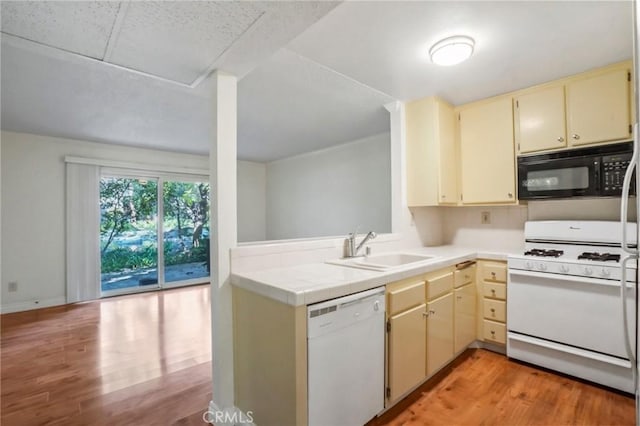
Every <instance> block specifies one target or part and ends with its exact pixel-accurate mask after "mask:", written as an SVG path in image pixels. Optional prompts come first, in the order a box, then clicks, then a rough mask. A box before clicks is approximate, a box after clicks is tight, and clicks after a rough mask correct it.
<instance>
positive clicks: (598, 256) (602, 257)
mask: <svg viewBox="0 0 640 426" xmlns="http://www.w3.org/2000/svg"><path fill="white" fill-rule="evenodd" d="M578 259H586V260H597V261H600V262H620V255H619V254H611V253H595V252H584V253H582V254H580V255H578Z"/></svg>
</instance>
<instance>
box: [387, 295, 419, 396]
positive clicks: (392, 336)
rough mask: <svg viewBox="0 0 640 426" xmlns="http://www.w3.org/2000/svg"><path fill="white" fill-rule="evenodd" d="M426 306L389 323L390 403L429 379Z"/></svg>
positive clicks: (390, 320)
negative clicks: (427, 368) (427, 376)
mask: <svg viewBox="0 0 640 426" xmlns="http://www.w3.org/2000/svg"><path fill="white" fill-rule="evenodd" d="M424 313H425V305H424V304H422V305H420V306H416V307H415V308H413V309H410V310H408V311H406V312H403V313H401V314H398V315H395V316H393V317H391V318H390V319H389V322H390V324H391V329H390V331H389V369H388V372H389V383H388V386H389V388H390V392H391V393H390V397H389V400H390V401H395V400H396V399H398V398H399V397H400V396H402V394H404V393H405V392H407V391H408V390H410V389H411V388H413V387H414V386H416V385H417V384H418V383H420V382H421V381H422V380H424V378H425V377H426V372H425V363H424V359H425V348H426V341H425V336H426V321H425V318H424Z"/></svg>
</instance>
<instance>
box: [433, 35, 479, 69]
mask: <svg viewBox="0 0 640 426" xmlns="http://www.w3.org/2000/svg"><path fill="white" fill-rule="evenodd" d="M474 45H475V42H474V41H473V39H472V38H471V37H467V36H453V37H447V38H445V39H442V40H440V41H439V42H437V43H436V44H434V45H433V46H431V49H429V56H430V57H431V62H433V63H434V64H436V65H444V66H448V65H455V64H459V63H460V62H463V61H465V60H467V59H469V57H471V54H472V53H473V46H474Z"/></svg>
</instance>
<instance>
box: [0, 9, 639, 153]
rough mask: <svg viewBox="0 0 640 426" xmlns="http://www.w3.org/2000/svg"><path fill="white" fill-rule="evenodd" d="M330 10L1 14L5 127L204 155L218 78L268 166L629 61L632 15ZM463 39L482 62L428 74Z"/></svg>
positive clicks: (242, 139)
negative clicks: (394, 102)
mask: <svg viewBox="0 0 640 426" xmlns="http://www.w3.org/2000/svg"><path fill="white" fill-rule="evenodd" d="M335 6H336V4H335V3H328V2H306V1H304V2H280V1H278V2H161V3H150V2H123V3H119V2H6V1H3V2H2V3H1V12H2V28H1V30H2V32H3V35H2V46H1V54H2V57H1V67H2V68H1V78H2V81H1V86H2V93H1V95H2V98H1V108H2V128H3V129H5V130H12V131H20V132H31V133H39V134H45V135H51V136H61V137H68V138H74V139H81V140H96V141H103V142H111V143H120V144H127V145H138V146H147V147H156V148H161V149H170V150H176V151H184V152H198V153H207V152H208V144H209V142H208V141H209V139H210V127H209V124H210V110H209V108H210V100H209V99H210V95H211V89H210V85H209V82H208V80H206V79H204V76H206V75H207V73H208V72H209V71H210V70H213V69H222V70H224V71H227V72H231V73H233V74H235V75H238V76H239V77H240V81H239V85H238V90H239V93H238V106H239V112H238V126H239V129H238V136H239V137H238V152H239V154H240V155H241V157H242V158H244V159H254V160H265V161H266V160H270V159H275V158H282V157H286V156H289V155H292V154H296V153H300V152H305V151H308V150H312V149H319V148H322V147H325V146H331V145H335V144H338V143H341V142H344V141H348V140H352V139H357V138H361V137H365V136H368V135H371V134H374V133H378V132H381V131H386V130H388V126H389V123H388V114H386V112H385V111H384V110H383V109H382V105H383V104H384V103H386V102H387V101H389V100H391V99H402V100H407V99H416V98H420V97H423V96H429V95H440V96H442V97H444V98H445V99H447V100H449V101H450V102H452V103H454V104H461V103H464V102H468V101H471V100H475V99H480V98H483V97H487V96H492V95H496V94H500V93H504V92H507V91H511V90H514V89H518V88H521V87H526V86H529V85H533V84H537V83H541V82H544V81H548V80H551V79H554V78H558V77H561V76H566V75H570V74H574V73H577V72H580V71H584V70H587V69H590V68H594V67H598V66H602V65H606V64H608V63H612V62H616V61H619V60H624V59H628V58H630V57H631V49H632V48H631V44H632V39H631V28H632V27H631V2H628V1H625V2H604V1H603V2H576V1H571V2H557V1H554V2H523V1H518V2H515V1H514V2H478V1H471V2H458V1H447V2H430V1H425V2H399V1H393V2H384V1H381V2H346V3H343V4H340V5H339V6H338V7H335ZM332 9H333V10H332ZM225 14H226V15H225ZM223 16H226V18H223ZM212 26H214V27H215V29H214V31H213V32H211V31H210V28H211V27H212ZM457 33H465V34H468V35H470V36H472V37H474V38H475V39H476V50H475V53H474V56H473V57H472V58H471V59H470V60H469V61H467V62H465V63H463V64H460V65H458V66H455V67H436V66H435V65H433V64H431V63H430V62H429V61H428V60H427V59H426V56H427V55H426V51H427V50H428V47H429V46H430V45H431V44H432V43H434V42H435V41H436V40H438V39H439V38H441V37H445V36H448V35H453V34H457ZM9 34H12V35H9ZM296 37H297V38H296ZM28 40H32V41H28ZM52 46H53V47H52ZM283 47H285V48H284V49H282V48H283ZM69 52H75V53H69ZM89 58H94V59H89ZM105 58H106V59H107V60H109V61H112V62H113V63H114V64H116V65H113V64H109V63H107V62H103V61H102V59H105ZM122 66H127V67H132V68H135V69H138V70H142V71H144V72H145V73H147V74H145V73H136V72H131V71H128V70H126V69H124V68H122ZM198 73H200V74H198ZM150 74H155V75H160V76H164V79H163V78H157V77H153V76H151V75H150ZM196 76H198V77H197V78H196ZM192 78H196V80H194V81H193V82H192V83H191V84H192V85H193V87H190V86H188V85H185V84H181V83H172V82H171V81H169V80H167V79H176V80H177V81H179V82H187V81H189V80H191V79H192ZM385 94H386V95H385Z"/></svg>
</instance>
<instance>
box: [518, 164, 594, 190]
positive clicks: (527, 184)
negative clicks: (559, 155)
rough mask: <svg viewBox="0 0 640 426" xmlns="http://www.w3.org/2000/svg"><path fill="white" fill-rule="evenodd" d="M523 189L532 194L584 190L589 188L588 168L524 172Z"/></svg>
mask: <svg viewBox="0 0 640 426" xmlns="http://www.w3.org/2000/svg"><path fill="white" fill-rule="evenodd" d="M522 185H523V187H524V188H525V189H526V190H527V191H529V192H532V193H535V192H541V191H542V192H549V191H566V190H586V189H588V188H589V168H588V167H586V166H582V167H571V168H566V169H551V170H531V171H527V172H526V176H525V177H524V179H523V181H522Z"/></svg>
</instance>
